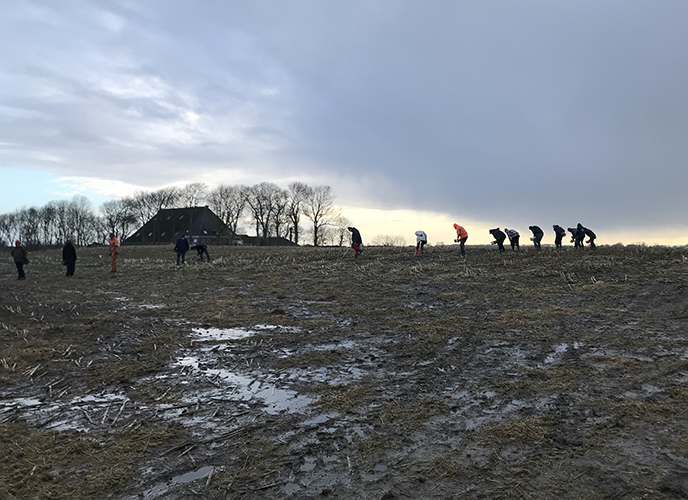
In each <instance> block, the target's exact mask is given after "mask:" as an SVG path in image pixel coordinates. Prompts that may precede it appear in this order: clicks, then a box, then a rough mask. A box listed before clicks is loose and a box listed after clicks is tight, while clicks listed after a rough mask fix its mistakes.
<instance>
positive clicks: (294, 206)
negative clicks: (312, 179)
mask: <svg viewBox="0 0 688 500" xmlns="http://www.w3.org/2000/svg"><path fill="white" fill-rule="evenodd" d="M310 191H311V188H310V187H308V185H306V184H304V183H303V182H292V183H291V184H289V189H288V194H287V217H288V218H289V222H290V223H291V227H292V232H293V235H294V239H293V241H294V243H296V244H297V245H298V244H299V234H300V232H299V223H300V222H301V214H302V213H303V204H304V202H305V201H306V198H307V197H308V194H309V193H310ZM290 239H291V238H290Z"/></svg>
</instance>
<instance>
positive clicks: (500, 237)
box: [489, 227, 506, 253]
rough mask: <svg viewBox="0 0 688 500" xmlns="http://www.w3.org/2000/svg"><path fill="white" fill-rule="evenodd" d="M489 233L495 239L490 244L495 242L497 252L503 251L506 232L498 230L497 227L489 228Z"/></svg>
mask: <svg viewBox="0 0 688 500" xmlns="http://www.w3.org/2000/svg"><path fill="white" fill-rule="evenodd" d="M489 233H490V234H491V235H492V237H493V238H494V239H495V240H494V241H493V242H492V244H493V245H495V244H496V245H497V246H498V247H499V253H502V252H503V251H504V240H505V239H506V234H504V232H502V231H500V230H499V228H498V227H497V228H495V229H490V231H489Z"/></svg>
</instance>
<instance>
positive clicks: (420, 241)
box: [413, 231, 428, 256]
mask: <svg viewBox="0 0 688 500" xmlns="http://www.w3.org/2000/svg"><path fill="white" fill-rule="evenodd" d="M427 242H428V235H427V234H425V231H416V253H414V254H413V255H414V256H416V255H418V249H420V254H421V255H423V247H424V246H425V245H426V243H427Z"/></svg>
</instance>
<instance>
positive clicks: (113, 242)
mask: <svg viewBox="0 0 688 500" xmlns="http://www.w3.org/2000/svg"><path fill="white" fill-rule="evenodd" d="M118 254H119V240H118V239H117V236H115V235H114V233H113V234H110V258H111V259H112V270H111V271H110V272H111V273H116V272H117V255H118Z"/></svg>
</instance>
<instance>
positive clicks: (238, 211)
mask: <svg viewBox="0 0 688 500" xmlns="http://www.w3.org/2000/svg"><path fill="white" fill-rule="evenodd" d="M248 189H249V188H247V187H246V186H227V185H225V184H220V185H219V186H217V187H216V188H215V189H213V190H212V191H210V193H208V204H209V205H210V209H211V210H212V211H213V212H215V215H217V216H218V217H219V218H220V219H222V222H224V223H225V224H227V227H229V229H230V231H232V233H233V234H236V233H237V226H238V225H239V219H241V216H242V215H243V214H244V211H245V210H246V196H247V192H248Z"/></svg>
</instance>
